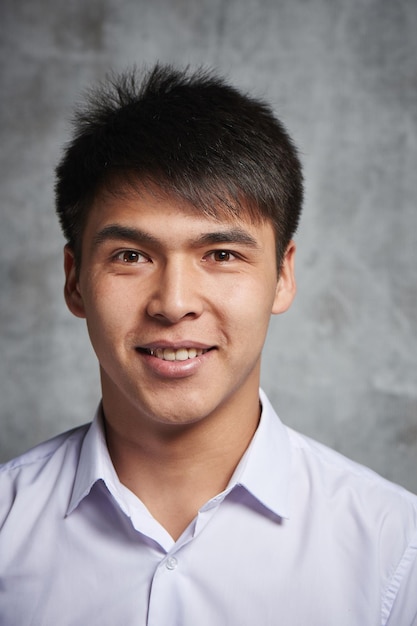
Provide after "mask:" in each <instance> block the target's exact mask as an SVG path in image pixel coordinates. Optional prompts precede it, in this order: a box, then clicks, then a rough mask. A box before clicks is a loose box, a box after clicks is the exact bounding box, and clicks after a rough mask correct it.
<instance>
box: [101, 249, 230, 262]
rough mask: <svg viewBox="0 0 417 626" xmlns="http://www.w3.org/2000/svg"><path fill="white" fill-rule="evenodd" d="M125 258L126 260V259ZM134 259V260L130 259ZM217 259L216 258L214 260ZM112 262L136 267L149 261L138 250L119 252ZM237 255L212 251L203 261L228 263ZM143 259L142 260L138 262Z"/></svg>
mask: <svg viewBox="0 0 417 626" xmlns="http://www.w3.org/2000/svg"><path fill="white" fill-rule="evenodd" d="M221 256H223V257H226V258H218V257H221ZM126 257H127V258H126ZM129 257H130V258H129ZM132 257H134V258H132ZM216 257H217V258H216ZM113 258H114V260H115V261H118V262H121V263H124V264H126V265H138V264H141V263H148V262H149V261H150V259H149V257H147V256H146V255H145V254H143V252H139V251H138V250H120V251H119V252H117V253H116V254H115V255H114V257H113ZM237 258H238V255H237V254H236V252H232V251H231V250H223V249H219V250H212V251H211V252H209V253H207V254H206V255H205V256H204V260H213V261H214V262H215V263H219V264H220V263H221V264H223V263H230V261H233V260H234V259H237ZM140 259H143V260H140Z"/></svg>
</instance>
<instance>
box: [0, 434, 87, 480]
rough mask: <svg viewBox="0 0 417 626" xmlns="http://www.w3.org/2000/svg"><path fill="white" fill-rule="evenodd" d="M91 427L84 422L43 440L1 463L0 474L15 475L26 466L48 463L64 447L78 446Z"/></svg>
mask: <svg viewBox="0 0 417 626" xmlns="http://www.w3.org/2000/svg"><path fill="white" fill-rule="evenodd" d="M89 427H90V424H84V425H82V426H77V427H76V428H72V429H71V430H68V431H66V432H64V433H60V434H59V435H56V436H55V437H52V438H51V439H48V440H47V441H43V442H42V443H40V444H38V445H37V446H35V447H33V448H31V449H30V450H28V451H27V452H24V453H23V454H21V455H19V456H17V457H15V458H14V459H11V460H10V461H7V462H6V463H3V464H1V465H0V476H3V477H4V476H7V475H10V474H12V475H13V474H14V473H16V472H19V471H21V470H24V469H25V468H30V467H33V466H34V465H35V466H39V465H42V464H44V463H47V462H48V460H49V459H50V458H51V457H53V456H54V455H55V454H56V453H59V452H60V451H62V450H63V448H67V447H68V446H76V445H77V443H79V442H80V441H82V440H83V438H84V435H85V433H86V432H87V430H88V428H89Z"/></svg>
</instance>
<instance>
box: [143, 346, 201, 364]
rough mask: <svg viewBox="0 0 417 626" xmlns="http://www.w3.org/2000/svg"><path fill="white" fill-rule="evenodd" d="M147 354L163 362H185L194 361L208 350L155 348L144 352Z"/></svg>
mask: <svg viewBox="0 0 417 626" xmlns="http://www.w3.org/2000/svg"><path fill="white" fill-rule="evenodd" d="M146 352H147V353H148V354H150V355H151V356H154V357H156V358H157V359H162V360H163V361H187V360H188V359H194V358H195V357H197V356H201V355H202V354H205V353H206V352H208V349H205V350H203V349H201V348H178V349H177V350H174V349H173V348H155V349H149V350H146Z"/></svg>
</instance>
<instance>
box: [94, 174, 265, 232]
mask: <svg viewBox="0 0 417 626" xmlns="http://www.w3.org/2000/svg"><path fill="white" fill-rule="evenodd" d="M111 224H119V225H122V226H123V225H125V226H127V227H129V226H132V227H135V225H140V226H141V228H143V227H144V225H145V226H146V228H147V229H149V230H153V231H156V232H159V233H160V235H161V236H169V234H170V232H171V233H172V234H173V233H176V235H177V236H179V235H181V233H182V232H183V231H184V229H185V230H187V231H192V230H195V231H196V232H197V231H198V232H206V231H212V230H213V229H214V230H218V231H219V232H220V231H222V230H230V229H235V230H236V229H239V230H241V231H242V232H243V231H247V232H248V233H252V234H253V235H254V236H256V237H257V238H258V239H260V240H262V239H263V237H264V236H265V233H270V232H272V233H273V231H274V229H273V225H272V222H270V220H268V219H264V218H263V217H261V216H260V214H258V213H257V214H254V213H253V211H250V209H249V208H248V207H247V206H246V205H245V203H244V202H242V203H241V204H239V205H238V206H237V205H236V203H232V202H230V201H226V200H223V201H221V200H219V201H218V202H217V204H214V203H213V204H211V205H209V206H207V205H206V204H205V205H204V206H196V205H195V204H192V203H191V202H189V201H187V199H184V198H183V197H179V196H178V195H175V194H173V193H168V192H166V191H165V190H163V189H161V188H158V187H157V186H155V185H151V186H149V187H145V186H144V185H143V184H137V185H135V186H132V185H130V184H129V185H120V186H117V187H112V188H111V189H109V188H105V189H101V190H100V192H99V193H98V194H97V196H96V197H95V200H94V202H93V204H92V206H91V209H90V211H89V214H88V216H87V219H86V224H85V226H86V227H85V231H84V234H85V236H86V237H87V238H89V237H95V236H96V234H97V232H98V231H101V230H103V229H106V228H108V226H109V225H111ZM168 224H169V230H168ZM274 239H275V236H274Z"/></svg>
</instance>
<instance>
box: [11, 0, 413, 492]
mask: <svg viewBox="0 0 417 626" xmlns="http://www.w3.org/2000/svg"><path fill="white" fill-rule="evenodd" d="M0 7H1V8H0V12H1V16H0V17H1V19H0V22H1V26H0V28H1V95H0V99H1V121H2V125H1V137H0V140H1V144H0V145H1V167H0V176H1V216H2V220H1V229H0V288H1V291H0V298H1V301H0V331H1V337H0V350H1V357H2V358H1V360H0V398H1V402H0V418H1V429H0V439H1V441H0V444H1V445H0V456H1V458H2V459H6V458H8V457H11V456H13V455H15V454H17V453H19V452H21V451H23V450H24V449H26V448H27V447H28V446H30V445H32V444H34V443H36V442H38V441H40V440H42V439H44V438H46V437H49V436H51V435H53V434H55V433H58V432H60V431H61V430H63V429H65V428H68V427H70V426H72V425H75V424H78V423H81V422H85V421H88V420H89V419H90V418H91V415H92V412H93V410H94V408H95V406H96V403H97V400H98V397H99V389H98V377H97V367H96V364H95V359H94V357H93V354H92V351H91V349H90V347H89V346H88V342H87V336H86V332H85V328H84V325H83V322H82V321H80V320H76V319H73V318H71V316H70V314H69V313H68V312H67V311H66V309H65V306H64V303H63V299H62V283H63V272H62V269H61V266H62V261H61V257H62V253H61V251H62V245H63V240H62V238H61V235H60V232H59V228H58V225H57V222H56V219H55V216H54V210H53V191H52V187H53V169H54V166H55V164H56V162H57V159H58V157H59V154H60V146H61V145H62V144H63V142H64V141H65V140H66V139H67V137H68V134H67V131H68V124H67V121H66V120H67V119H68V115H69V112H70V111H71V107H72V105H73V103H74V101H75V100H77V98H78V95H79V93H80V91H81V90H82V89H83V88H85V87H86V86H88V85H89V84H90V83H91V82H93V81H95V80H96V79H98V78H102V77H103V76H104V74H105V72H106V71H107V70H108V69H109V68H110V67H112V68H115V69H120V68H123V67H124V66H125V65H126V64H129V65H131V64H133V63H139V64H141V63H142V62H148V63H152V62H153V61H155V60H156V59H160V60H162V61H172V62H180V63H181V64H184V63H206V64H209V65H212V66H215V67H217V68H218V69H219V70H220V71H221V72H223V73H225V74H226V75H227V76H228V77H229V78H230V79H231V80H232V81H233V82H234V83H235V84H236V85H238V86H240V87H242V88H244V89H248V90H251V91H254V92H255V93H256V94H258V95H260V96H263V97H266V98H267V99H269V100H270V101H271V102H272V103H273V105H274V107H276V110H277V111H278V112H279V114H280V115H281V116H282V117H283V119H284V120H285V122H286V123H287V125H288V127H289V129H290V131H291V132H292V134H293V136H294V138H295V140H296V142H297V143H298V145H299V147H300V149H301V151H302V155H303V161H304V164H305V173H306V178H307V198H306V203H305V214H304V221H303V224H302V227H301V229H300V232H299V235H298V245H299V254H298V269H297V274H298V284H299V293H298V296H297V300H296V303H295V305H294V307H293V308H292V310H290V312H288V313H287V314H285V315H284V316H282V317H280V318H277V319H274V320H273V323H272V325H271V330H270V335H269V344H268V347H267V349H266V351H265V357H264V370H263V385H264V387H265V388H266V390H267V391H268V392H269V393H270V395H271V396H272V400H273V402H274V404H275V406H276V408H277V409H278V411H279V413H280V415H281V417H282V418H283V419H284V421H286V422H287V423H288V424H290V425H292V426H294V427H296V428H298V429H300V430H302V431H304V432H306V433H307V434H310V435H312V436H314V437H316V438H318V439H320V440H322V441H324V442H326V443H328V444H330V445H331V446H333V447H336V448H337V449H339V450H340V451H342V452H343V453H345V454H347V455H349V456H351V457H353V458H355V459H357V460H359V461H361V462H363V463H365V464H367V465H370V466H371V467H373V468H375V469H376V470H377V471H379V472H380V473H382V474H383V475H385V476H387V477H389V478H391V479H393V480H395V481H397V482H399V483H402V484H403V485H405V486H407V487H408V488H410V489H412V490H414V491H417V342H416V309H417V306H416V305H417V281H416V268H417V263H416V261H417V211H416V201H417V189H416V178H417V174H416V172H417V37H416V33H417V3H416V2H415V0H409V1H408V0H396V1H395V2H393V1H392V0H349V1H348V2H346V1H345V0H291V1H287V2H286V1H285V0H240V1H239V0H200V1H199V2H196V1H193V0H152V1H150V0H89V1H88V2H84V0H73V1H68V0H65V1H63V0H17V1H16V0H2V2H1V5H0Z"/></svg>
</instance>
